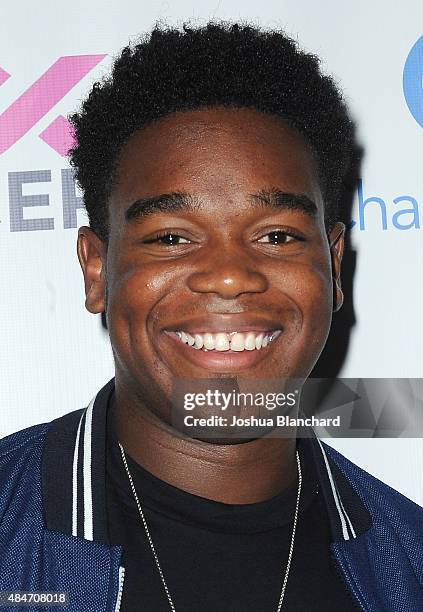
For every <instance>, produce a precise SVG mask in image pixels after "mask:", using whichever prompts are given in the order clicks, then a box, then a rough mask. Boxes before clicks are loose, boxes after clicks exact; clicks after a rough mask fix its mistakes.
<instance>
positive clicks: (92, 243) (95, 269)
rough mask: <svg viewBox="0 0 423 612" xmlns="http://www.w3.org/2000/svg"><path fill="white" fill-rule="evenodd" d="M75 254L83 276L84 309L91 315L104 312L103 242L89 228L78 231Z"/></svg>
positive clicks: (104, 252)
mask: <svg viewBox="0 0 423 612" xmlns="http://www.w3.org/2000/svg"><path fill="white" fill-rule="evenodd" d="M77 254H78V260H79V264H80V266H81V269H82V273H83V275H84V284H85V308H86V309H87V310H88V311H89V312H92V313H93V314H98V313H101V312H104V310H105V287H106V281H105V274H104V265H105V256H106V248H105V244H104V242H103V241H102V240H101V239H100V238H99V237H98V236H97V234H96V233H95V232H94V231H93V230H92V229H91V228H89V227H86V226H83V227H80V228H79V230H78V243H77Z"/></svg>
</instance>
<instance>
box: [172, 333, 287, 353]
mask: <svg viewBox="0 0 423 612" xmlns="http://www.w3.org/2000/svg"><path fill="white" fill-rule="evenodd" d="M175 333H176V335H177V336H178V338H179V339H180V340H181V341H182V342H184V344H188V345H189V346H192V347H193V348H194V349H197V350H203V351H212V350H216V351H221V352H223V351H228V350H232V351H237V352H241V351H254V350H260V349H261V348H265V347H266V346H267V345H268V344H269V343H270V342H272V341H273V340H274V339H275V338H277V337H278V336H279V335H280V333H281V330H275V331H273V332H268V333H267V334H264V332H246V333H243V332H231V333H226V332H217V333H210V332H206V333H204V334H194V335H191V334H188V333H187V332H184V331H177V332H175Z"/></svg>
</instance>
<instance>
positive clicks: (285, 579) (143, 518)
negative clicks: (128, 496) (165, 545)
mask: <svg viewBox="0 0 423 612" xmlns="http://www.w3.org/2000/svg"><path fill="white" fill-rule="evenodd" d="M118 444H119V448H120V452H121V455H122V460H123V464H124V466H125V470H126V473H127V474H128V478H129V482H130V485H131V489H132V493H133V494H134V499H135V502H136V504H137V508H138V512H139V513H140V517H141V520H142V524H143V525H144V529H145V533H146V535H147V539H148V542H149V544H150V548H151V552H152V553H153V557H154V561H155V563H156V566H157V569H158V571H159V574H160V579H161V581H162V584H163V588H164V590H165V593H166V596H167V599H168V602H169V606H170V609H171V610H172V612H176V608H175V605H174V603H173V601H172V597H171V596H170V592H169V589H168V586H167V584H166V580H165V577H164V574H163V570H162V568H161V566H160V562H159V558H158V556H157V553H156V549H155V548H154V544H153V540H152V539H151V535H150V531H149V529H148V525H147V521H146V520H145V516H144V512H143V511H142V508H141V504H140V502H139V499H138V495H137V492H136V490H135V486H134V481H133V480H132V476H131V472H130V471H129V467H128V464H127V462H126V456H125V451H124V450H123V447H122V444H121V443H120V442H118ZM296 458H297V469H298V490H297V502H296V504H295V512H294V524H293V527H292V535H291V544H290V547H289V554H288V561H287V564H286V570H285V576H284V579H283V583H282V589H281V594H280V597H279V603H278V607H277V608H276V612H280V610H281V608H282V603H283V599H284V597H285V591H286V585H287V582H288V575H289V570H290V567H291V561H292V553H293V551H294V540H295V532H296V529H297V521H298V510H299V507H300V496H301V485H302V481H303V479H302V474H301V461H300V455H299V454H298V451H296Z"/></svg>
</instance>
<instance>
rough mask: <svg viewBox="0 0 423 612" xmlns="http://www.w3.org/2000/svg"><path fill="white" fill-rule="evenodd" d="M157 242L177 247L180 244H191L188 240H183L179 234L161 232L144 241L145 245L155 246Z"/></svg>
mask: <svg viewBox="0 0 423 612" xmlns="http://www.w3.org/2000/svg"><path fill="white" fill-rule="evenodd" d="M155 242H156V243H160V244H163V245H164V246H176V245H179V244H190V243H191V241H190V240H187V238H183V237H182V236H179V235H178V234H175V233H172V232H159V233H158V234H156V235H155V236H153V237H152V238H149V239H148V240H144V244H153V243H155Z"/></svg>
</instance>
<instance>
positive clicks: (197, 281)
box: [188, 250, 269, 300]
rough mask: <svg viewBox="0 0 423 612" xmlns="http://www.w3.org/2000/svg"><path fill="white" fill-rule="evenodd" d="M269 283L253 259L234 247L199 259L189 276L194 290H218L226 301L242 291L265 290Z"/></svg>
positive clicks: (203, 291)
mask: <svg viewBox="0 0 423 612" xmlns="http://www.w3.org/2000/svg"><path fill="white" fill-rule="evenodd" d="M199 268H201V269H199ZM268 286H269V283H268V280H267V278H266V276H265V275H264V274H263V273H262V272H260V271H259V270H257V268H256V266H254V262H253V261H252V260H251V258H250V257H246V256H242V255H241V254H239V253H236V254H235V253H234V252H233V251H232V250H231V252H226V251H223V252H219V253H216V252H215V253H214V255H212V256H211V257H207V258H205V259H204V260H200V261H198V262H197V270H196V271H195V272H193V273H192V274H191V275H190V276H189V278H188V287H189V288H190V289H191V291H193V292H194V293H216V294H218V295H219V296H220V297H221V298H223V299H226V300H229V299H233V298H236V297H237V296H239V295H241V294H243V293H263V292H264V291H266V290H267V288H268Z"/></svg>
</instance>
